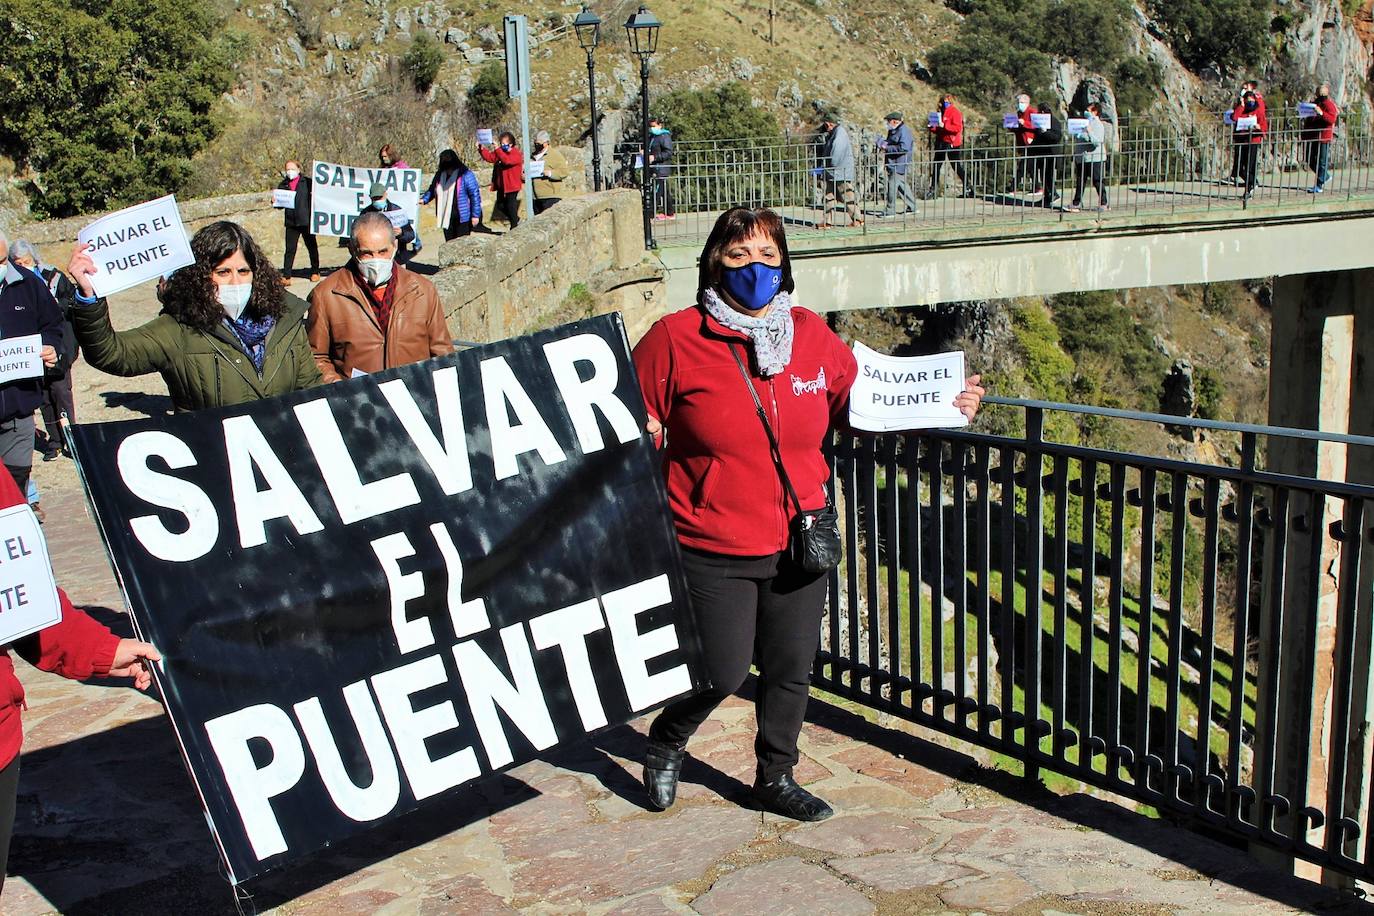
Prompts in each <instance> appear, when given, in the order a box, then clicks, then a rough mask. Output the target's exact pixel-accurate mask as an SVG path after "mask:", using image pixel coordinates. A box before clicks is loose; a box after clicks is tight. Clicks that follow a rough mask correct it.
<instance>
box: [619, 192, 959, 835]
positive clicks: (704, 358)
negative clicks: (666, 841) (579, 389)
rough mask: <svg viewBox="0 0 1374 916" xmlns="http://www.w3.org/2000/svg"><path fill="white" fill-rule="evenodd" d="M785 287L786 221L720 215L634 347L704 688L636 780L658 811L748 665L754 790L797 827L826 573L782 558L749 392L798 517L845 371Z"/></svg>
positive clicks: (769, 471) (780, 518)
mask: <svg viewBox="0 0 1374 916" xmlns="http://www.w3.org/2000/svg"><path fill="white" fill-rule="evenodd" d="M793 288H794V285H793V282H792V267H791V263H790V261H789V259H788V255H787V239H786V237H785V236H784V233H783V225H782V219H781V218H780V217H779V216H778V215H777V214H776V213H774V212H773V211H772V210H752V209H748V208H744V207H736V208H735V209H732V210H727V211H726V212H725V213H723V214H721V216H720V218H719V219H718V220H717V221H716V225H715V228H714V229H712V230H711V235H710V237H709V238H708V239H707V240H706V247H705V249H704V250H703V251H702V255H701V266H700V272H699V279H698V287H697V304H696V305H695V306H692V307H691V308H687V309H683V310H682V311H680V312H675V313H673V314H671V315H668V316H666V317H664V318H662V319H660V320H659V321H658V322H657V323H656V324H655V325H654V326H653V327H652V328H650V329H649V332H648V333H647V334H646V335H644V339H643V340H641V341H640V342H639V345H638V346H636V347H635V351H634V362H635V371H636V372H637V374H638V376H639V386H640V389H641V391H642V392H643V395H644V402H645V404H646V405H647V407H648V412H649V417H650V420H649V424H648V429H649V432H650V434H652V435H654V436H655V437H657V436H659V435H660V434H661V433H662V434H664V462H663V463H664V473H665V475H666V478H667V489H668V502H669V506H670V508H671V509H672V513H673V519H674V522H675V523H676V527H677V535H678V540H679V542H680V543H681V545H682V560H683V566H684V569H685V570H686V573H687V580H688V585H689V587H690V593H691V597H692V608H693V610H694V612H695V614H696V618H697V623H698V629H699V632H700V636H701V642H702V648H703V650H704V660H705V664H706V669H707V673H708V674H709V676H710V680H711V683H712V684H713V685H714V686H713V687H712V688H711V689H710V690H708V691H706V692H704V693H700V694H697V695H695V696H692V697H688V698H687V699H684V700H680V701H678V702H676V703H671V704H669V705H668V706H667V708H665V709H664V710H663V712H662V713H660V714H659V716H658V718H656V719H655V720H654V723H653V726H652V727H651V728H650V730H649V746H648V751H647V753H646V755H645V765H644V786H645V789H646V790H647V791H648V793H649V801H650V803H651V804H652V805H653V806H654V807H655V808H658V809H660V810H662V809H665V808H667V807H669V806H670V805H671V804H672V803H673V801H674V799H675V798H676V795H677V781H678V774H679V772H680V771H681V769H682V761H683V758H684V756H685V754H686V751H685V748H686V745H687V739H688V738H689V737H691V735H692V733H693V732H695V731H696V729H697V727H698V726H700V725H701V723H702V722H703V721H705V719H706V717H707V716H708V715H709V714H710V712H711V710H713V709H715V707H716V706H717V705H719V704H720V702H721V701H722V700H723V699H725V697H727V696H729V695H730V694H732V693H734V692H735V691H736V690H737V689H738V688H739V687H740V685H741V684H743V683H744V678H745V676H746V675H747V674H748V673H749V665H750V662H751V660H754V659H755V658H756V659H757V662H758V667H759V672H760V674H759V684H758V702H757V718H758V729H759V731H758V738H757V739H756V741H755V743H754V749H755V753H756V754H757V756H758V768H757V772H756V778H755V783H754V796H755V798H756V799H757V800H758V801H759V803H760V804H761V805H762V806H764V807H765V808H767V809H768V810H770V811H774V812H776V813H779V814H782V815H785V816H787V817H792V818H796V819H798V820H808V821H815V820H822V819H824V818H827V817H829V816H830V815H831V813H832V812H831V809H830V806H829V805H827V804H826V803H825V802H824V801H821V800H820V799H819V798H817V797H816V796H814V795H812V794H811V793H810V792H807V791H806V790H805V789H803V788H802V787H801V786H799V785H797V783H796V782H795V781H794V780H793V779H792V768H793V767H794V766H795V765H796V763H797V760H798V752H797V737H798V735H799V734H800V733H801V726H802V720H803V718H804V717H805V714H806V701H807V695H808V691H809V689H810V684H811V661H812V659H814V658H815V655H816V649H817V646H818V645H819V641H820V620H821V612H822V610H823V609H824V606H825V591H826V577H825V576H824V575H823V574H818V573H808V572H806V571H804V570H803V569H801V568H800V567H799V566H797V565H796V564H795V563H793V561H792V560H791V558H790V557H789V556H788V554H787V553H786V549H787V541H788V522H789V520H790V519H791V517H792V516H793V515H794V514H795V510H796V509H797V506H795V505H792V504H791V498H790V497H785V496H784V490H783V485H782V482H781V480H780V479H779V476H778V472H777V469H776V466H775V465H774V462H773V457H772V452H771V449H770V447H769V440H768V434H767V432H766V431H765V430H764V429H763V423H762V420H761V419H760V417H759V415H758V412H757V410H756V408H755V406H754V399H753V397H751V396H750V394H749V391H748V389H747V388H746V387H745V386H746V384H750V385H752V386H753V388H754V390H755V392H756V393H757V394H758V397H759V400H760V402H761V403H762V405H763V409H764V412H765V413H767V415H768V422H769V424H770V426H771V427H772V430H773V433H774V435H775V436H776V437H777V439H778V446H779V450H780V453H781V460H782V463H783V466H784V467H785V468H786V469H787V475H788V477H789V478H790V480H791V482H792V486H793V488H794V489H795V490H796V493H797V500H798V501H799V502H800V503H801V508H802V509H804V510H810V509H817V508H820V507H822V506H823V505H825V501H826V493H825V482H826V479H827V478H828V477H829V468H828V466H827V464H826V461H825V456H824V455H823V454H822V452H821V447H822V444H823V443H824V441H825V439H826V438H827V436H828V435H829V432H830V429H831V427H832V426H833V425H835V424H836V423H842V422H844V420H845V418H846V414H847V408H848V405H849V389H850V386H851V385H852V384H853V382H854V377H855V374H856V365H855V360H854V355H853V353H851V352H850V350H849V348H848V347H846V346H845V345H844V343H843V342H842V341H841V340H840V339H839V337H837V336H836V335H835V333H834V332H833V331H831V330H830V328H829V327H827V326H826V323H825V321H824V320H823V319H822V318H821V317H820V316H819V315H816V314H815V313H813V312H809V311H807V310H806V309H804V308H801V307H800V306H796V305H793V304H792V299H791V294H792V292H793ZM736 358H738V359H739V360H740V361H741V362H742V363H743V364H744V366H745V367H748V368H747V370H741V367H740V366H739V365H738V364H737V363H736ZM742 371H747V372H748V374H749V381H748V383H746V381H745V378H744V375H743V374H742ZM982 395H983V389H981V388H979V387H978V377H977V376H974V377H973V378H971V379H969V380H968V383H967V389H966V390H965V391H964V393H963V394H961V395H960V396H959V398H958V399H957V400H956V401H955V404H956V405H957V406H958V407H959V408H960V409H961V410H963V411H964V413H966V414H967V415H968V416H970V417H972V416H973V414H974V413H975V412H976V411H977V409H978V403H979V401H980V399H981V398H982Z"/></svg>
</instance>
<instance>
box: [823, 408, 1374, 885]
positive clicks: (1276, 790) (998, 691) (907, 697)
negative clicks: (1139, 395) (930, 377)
mask: <svg viewBox="0 0 1374 916" xmlns="http://www.w3.org/2000/svg"><path fill="white" fill-rule="evenodd" d="M998 411H1002V412H1006V411H1013V412H1014V416H1015V417H1016V418H1017V420H1018V423H1013V424H1010V425H1011V426H1018V425H1023V428H1024V433H1023V434H1010V433H1009V434H1006V435H986V434H981V433H977V432H969V431H956V430H929V431H923V432H922V433H920V434H919V435H885V436H880V437H878V436H866V437H862V438H852V437H840V438H839V439H837V441H836V442H835V443H834V448H833V452H832V457H833V467H834V470H835V477H834V480H835V484H834V495H835V498H836V502H837V505H839V506H840V507H841V512H842V529H843V532H844V535H845V538H846V542H847V543H846V559H845V561H844V562H843V564H842V565H841V567H840V568H839V569H838V570H837V571H835V572H834V573H833V574H832V576H831V582H830V602H829V607H828V609H827V616H826V618H825V622H824V624H823V630H822V644H821V650H820V653H819V656H818V658H817V662H816V676H815V684H816V686H818V687H820V688H822V689H824V690H827V691H830V692H832V693H835V694H838V695H840V696H842V697H845V698H848V699H851V700H853V701H856V702H858V703H860V704H862V705H865V706H869V707H871V708H874V709H878V710H882V711H884V712H887V713H890V714H893V715H896V716H898V717H900V718H904V719H907V720H910V721H913V722H916V723H919V724H921V725H923V726H925V727H928V728H932V729H935V730H937V731H940V732H943V733H945V734H949V735H952V736H954V737H957V738H960V739H963V740H966V741H969V742H971V743H973V744H976V745H980V746H982V747H985V748H988V749H990V750H991V751H993V752H995V753H998V754H1002V755H1005V757H1007V758H1011V759H1012V760H1014V761H1019V762H1020V763H1022V764H1023V765H1024V767H1025V775H1026V776H1027V777H1028V778H1031V779H1037V778H1039V777H1040V776H1041V774H1042V772H1043V771H1053V772H1056V773H1060V774H1063V775H1065V776H1068V777H1071V778H1073V779H1076V780H1080V781H1082V782H1084V783H1087V784H1089V785H1093V786H1097V787H1099V788H1102V789H1106V790H1110V791H1111V792H1114V793H1117V794H1119V795H1121V796H1124V797H1126V798H1129V799H1134V800H1136V801H1139V802H1141V803H1144V804H1148V805H1152V806H1154V807H1156V808H1158V809H1159V810H1160V811H1162V812H1165V813H1167V814H1170V815H1172V816H1175V817H1179V818H1181V819H1183V820H1185V821H1188V822H1191V823H1193V824H1202V825H1206V826H1207V827H1209V828H1211V829H1213V830H1216V831H1220V832H1222V833H1224V834H1226V835H1228V836H1230V837H1232V838H1233V839H1234V840H1236V841H1239V842H1250V843H1258V844H1262V845H1265V846H1269V847H1272V848H1275V849H1279V850H1282V851H1285V852H1288V853H1291V854H1293V855H1295V856H1297V857H1298V858H1301V859H1306V860H1308V861H1311V862H1315V863H1318V864H1321V865H1324V866H1327V867H1331V868H1334V869H1336V870H1338V871H1342V872H1345V873H1348V874H1351V875H1355V876H1357V877H1361V878H1369V877H1371V876H1374V825H1372V824H1371V823H1370V814H1369V806H1368V798H1367V797H1366V793H1367V792H1368V788H1367V786H1368V765H1369V760H1370V746H1369V738H1368V728H1367V722H1366V716H1365V713H1364V710H1365V709H1366V706H1367V703H1368V700H1369V692H1370V689H1371V688H1370V677H1369V674H1368V657H1369V652H1370V642H1371V639H1370V637H1371V632H1370V621H1371V619H1374V614H1372V613H1371V607H1370V604H1371V599H1374V594H1371V590H1370V589H1369V588H1368V576H1369V560H1370V556H1371V550H1374V486H1364V485H1360V484H1354V483H1344V482H1328V481H1323V480H1318V479H1313V478H1310V477H1304V476H1299V475H1292V474H1286V473H1281V472H1280V471H1276V470H1268V469H1265V468H1264V466H1263V462H1262V459H1261V455H1262V453H1263V452H1264V445H1265V442H1266V441H1272V440H1273V439H1274V438H1275V437H1292V436H1293V434H1294V433H1295V432H1299V433H1300V435H1302V436H1303V437H1306V438H1308V439H1317V440H1325V441H1323V442H1321V443H1320V444H1321V445H1322V447H1332V446H1333V445H1334V444H1336V443H1340V444H1342V445H1343V446H1344V447H1346V448H1361V449H1367V448H1369V447H1374V439H1370V438H1368V437H1352V436H1344V437H1338V436H1331V435H1327V434H1322V433H1311V432H1307V431H1293V430H1284V429H1278V428H1271V427H1256V426H1241V425H1234V424H1225V423H1217V422H1209V421H1202V422H1198V421H1189V420H1185V419H1180V418H1172V417H1163V416H1156V415H1143V414H1142V415H1133V414H1129V413H1127V412H1124V411H1112V412H1110V413H1109V414H1108V415H1109V416H1112V417H1115V418H1119V419H1122V420H1125V421H1134V422H1151V423H1167V424H1169V425H1171V426H1176V427H1190V426H1191V427H1197V426H1205V427H1206V428H1208V429H1209V430H1211V433H1210V434H1211V435H1220V436H1223V437H1229V438H1234V439H1235V440H1236V442H1235V443H1234V444H1236V445H1238V446H1239V449H1240V455H1241V461H1240V465H1239V466H1238V467H1234V468H1232V467H1224V466H1216V465H1205V464H1199V463H1193V462H1187V461H1182V460H1178V459H1175V458H1167V457H1152V456H1148V455H1140V454H1122V453H1120V452H1117V451H1114V450H1110V449H1105V448H1094V447H1089V446H1085V445H1079V444H1068V443H1064V442H1054V441H1050V440H1049V439H1048V438H1047V437H1046V436H1045V434H1044V433H1045V429H1046V417H1047V415H1052V414H1054V413H1055V412H1061V411H1069V412H1072V413H1076V414H1079V415H1091V414H1100V413H1101V410H1099V409H1094V408H1088V409H1084V408H1079V407H1074V406H1071V405H1057V404H1047V403H1042V402H1031V401H1009V400H1002V399H995V398H990V399H989V408H988V411H986V412H985V413H994V412H998ZM1317 445H1318V443H1316V442H1314V443H1312V447H1313V448H1316V447H1317ZM1366 454H1367V453H1366ZM1314 736H1319V737H1314Z"/></svg>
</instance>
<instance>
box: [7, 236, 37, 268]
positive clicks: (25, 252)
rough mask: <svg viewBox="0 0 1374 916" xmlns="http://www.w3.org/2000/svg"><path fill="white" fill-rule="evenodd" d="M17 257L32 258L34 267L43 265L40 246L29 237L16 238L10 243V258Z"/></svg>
mask: <svg viewBox="0 0 1374 916" xmlns="http://www.w3.org/2000/svg"><path fill="white" fill-rule="evenodd" d="M15 258H31V259H32V260H33V266H34V267H42V266H43V256H42V255H41V254H39V253H38V248H37V247H35V246H34V244H33V242H30V241H29V240H28V239H15V240H14V243H13V244H11V245H10V260H11V261H13V260H14V259H15Z"/></svg>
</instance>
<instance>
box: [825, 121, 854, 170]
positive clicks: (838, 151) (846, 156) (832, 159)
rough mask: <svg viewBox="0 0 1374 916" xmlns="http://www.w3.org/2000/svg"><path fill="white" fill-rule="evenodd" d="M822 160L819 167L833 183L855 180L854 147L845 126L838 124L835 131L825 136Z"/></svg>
mask: <svg viewBox="0 0 1374 916" xmlns="http://www.w3.org/2000/svg"><path fill="white" fill-rule="evenodd" d="M820 158H821V161H820V163H819V165H820V167H821V169H822V170H823V171H824V174H825V176H826V177H827V178H829V179H830V180H831V181H853V180H854V146H853V144H851V143H850V142H849V131H847V130H845V129H844V125H843V124H836V125H835V129H834V130H832V131H830V132H829V133H827V134H826V135H825V139H824V140H823V141H821V156H820Z"/></svg>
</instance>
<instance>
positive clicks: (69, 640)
mask: <svg viewBox="0 0 1374 916" xmlns="http://www.w3.org/2000/svg"><path fill="white" fill-rule="evenodd" d="M23 503H24V497H23V496H22V495H21V494H20V492H19V487H17V486H15V483H14V478H13V477H11V476H10V475H9V473H8V472H7V471H4V470H0V509H8V508H10V507H11V506H18V505H22V504H23ZM57 600H58V602H59V603H60V605H61V607H62V620H61V621H60V622H58V623H55V624H53V625H52V626H50V627H48V628H46V629H43V630H39V631H38V632H37V633H33V634H31V635H29V636H24V637H22V638H20V639H16V640H15V641H14V642H12V643H10V644H8V645H6V646H0V888H3V887H4V885H5V870H6V868H5V866H6V865H7V864H8V861H9V849H10V837H11V835H12V834H13V833H14V812H15V803H16V800H17V798H18V787H19V749H20V746H21V745H22V744H23V741H24V731H23V724H22V722H21V721H20V718H21V717H20V712H21V710H23V709H24V685H23V684H21V683H19V678H18V677H17V676H16V675H15V672H14V662H13V661H12V660H11V659H10V651H11V650H13V651H14V652H16V653H18V654H19V657H20V658H22V659H24V660H25V661H26V662H28V663H29V664H31V665H33V666H34V667H35V668H38V669H39V670H41V671H49V672H51V673H53V674H57V675H60V676H61V677H65V678H69V679H71V680H74V681H84V680H86V679H87V678H90V677H127V678H133V681H134V686H135V687H137V688H138V689H140V690H147V689H148V687H149V686H150V685H151V684H152V676H151V675H150V674H149V672H148V663H149V662H157V661H161V660H162V656H161V655H159V654H158V651H157V649H154V648H153V647H152V646H151V645H149V644H148V643H146V642H140V641H138V640H136V639H120V638H119V637H118V636H116V635H115V634H113V633H111V632H110V630H109V628H108V627H106V626H104V625H103V624H100V623H97V622H96V621H94V620H92V619H91V618H90V617H89V616H87V615H86V614H85V613H84V612H82V611H79V610H77V609H76V608H74V607H72V603H71V601H70V600H68V598H67V594H66V592H64V591H62V589H60V588H59V589H58V590H57Z"/></svg>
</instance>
